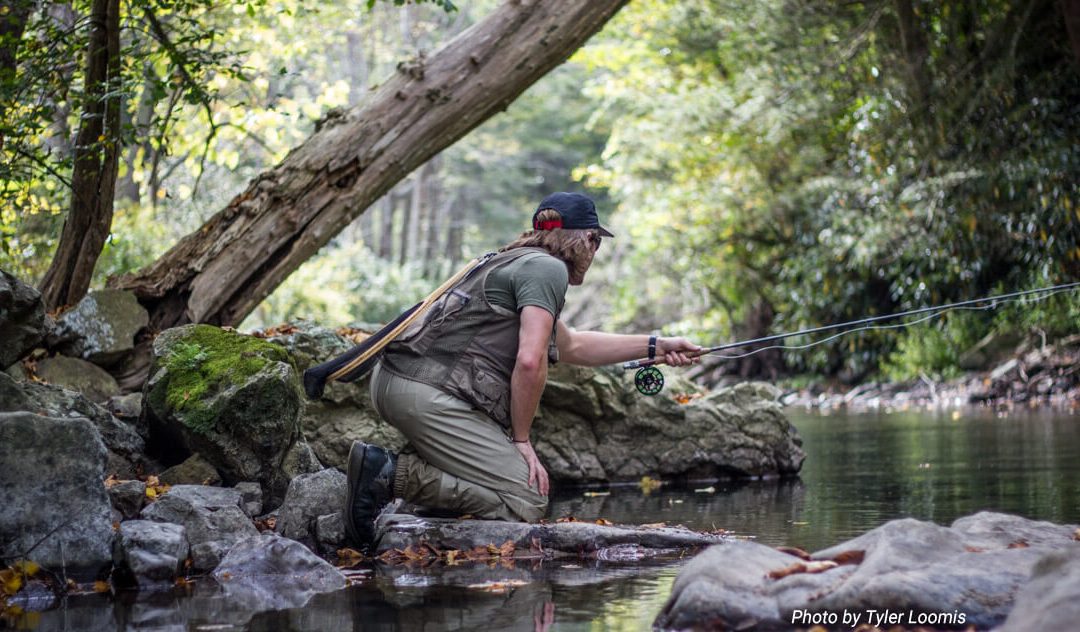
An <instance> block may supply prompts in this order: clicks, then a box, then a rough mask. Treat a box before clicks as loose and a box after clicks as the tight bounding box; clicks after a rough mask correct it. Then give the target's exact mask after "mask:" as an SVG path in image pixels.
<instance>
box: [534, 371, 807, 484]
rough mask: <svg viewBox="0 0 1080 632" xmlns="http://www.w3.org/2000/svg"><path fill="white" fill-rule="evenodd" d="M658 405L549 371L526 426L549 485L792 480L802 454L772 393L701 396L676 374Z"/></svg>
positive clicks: (630, 389) (602, 382)
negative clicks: (783, 477) (534, 413)
mask: <svg viewBox="0 0 1080 632" xmlns="http://www.w3.org/2000/svg"><path fill="white" fill-rule="evenodd" d="M667 382H668V383H667V385H666V386H665V389H664V390H663V391H662V392H661V393H660V394H658V395H656V396H652V397H649V396H644V395H640V394H638V393H637V392H636V390H635V389H634V386H633V381H632V379H631V378H630V376H624V375H622V374H620V373H618V372H617V371H616V370H614V369H608V368H603V369H589V368H583V367H576V366H571V365H566V364H559V365H557V366H555V367H553V368H552V370H551V372H550V373H549V375H548V383H547V388H546V389H545V390H544V395H543V398H542V399H541V402H540V413H539V415H538V418H537V420H536V422H535V423H534V424H533V444H534V445H535V446H536V451H537V454H538V455H539V456H540V458H541V460H542V461H543V462H544V464H545V465H546V466H547V468H548V473H549V474H550V475H551V476H552V478H553V479H554V480H556V481H564V482H573V483H582V482H606V481H629V480H638V479H640V478H641V477H642V476H645V475H650V476H661V477H671V478H690V479H707V478H723V477H761V476H770V475H790V474H795V473H797V472H798V471H799V468H800V467H802V461H803V459H804V458H805V454H804V453H803V451H802V448H801V445H802V439H801V438H800V437H799V435H798V432H797V431H796V430H795V427H794V426H792V425H791V423H790V422H789V421H788V420H787V418H786V417H785V416H784V412H783V406H782V405H781V404H780V403H779V402H778V401H777V400H778V398H779V396H780V392H779V391H778V390H776V389H774V388H773V387H771V386H769V385H766V384H760V383H758V384H755V383H747V384H739V385H736V386H734V387H731V388H725V389H721V390H719V391H716V392H714V393H711V394H705V393H704V392H703V391H702V390H701V389H700V387H698V386H696V385H694V384H693V383H691V382H689V381H688V380H685V379H682V378H680V377H679V376H677V375H669V376H667Z"/></svg>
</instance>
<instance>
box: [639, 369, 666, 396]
mask: <svg viewBox="0 0 1080 632" xmlns="http://www.w3.org/2000/svg"><path fill="white" fill-rule="evenodd" d="M634 386H635V387H636V388H637V391H638V392H639V393H641V394H642V395H656V394H657V393H659V392H660V391H662V390H663V389H664V374H663V373H661V372H660V369H658V368H656V367H654V366H646V367H642V368H640V369H638V370H637V373H635V374H634Z"/></svg>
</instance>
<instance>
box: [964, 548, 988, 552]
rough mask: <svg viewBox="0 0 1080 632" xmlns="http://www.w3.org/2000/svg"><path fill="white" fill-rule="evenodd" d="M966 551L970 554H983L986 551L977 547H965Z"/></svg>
mask: <svg viewBox="0 0 1080 632" xmlns="http://www.w3.org/2000/svg"><path fill="white" fill-rule="evenodd" d="M964 550H965V551H967V552H968V553H982V552H983V551H985V550H986V549H983V548H979V547H977V546H965V547H964Z"/></svg>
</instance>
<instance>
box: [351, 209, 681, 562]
mask: <svg viewBox="0 0 1080 632" xmlns="http://www.w3.org/2000/svg"><path fill="white" fill-rule="evenodd" d="M612 236H613V235H612V234H611V233H610V232H608V231H607V230H606V229H605V228H603V227H602V226H600V222H599V220H598V218H597V215H596V206H595V205H594V204H593V201H592V200H591V199H589V198H588V197H586V196H584V195H581V194H578V193H554V194H552V195H549V196H548V197H546V198H544V200H543V201H542V202H540V205H539V207H538V208H537V210H536V212H535V213H534V214H533V220H532V230H530V231H527V232H525V233H523V234H522V235H521V236H520V237H519V238H518V239H516V240H515V241H513V242H512V243H510V244H508V245H506V246H504V247H503V248H502V249H500V250H499V252H498V253H497V254H496V255H495V256H494V257H492V258H491V259H490V260H488V261H487V262H486V263H485V264H484V265H483V266H481V267H480V268H478V269H476V270H475V271H474V272H473V273H471V274H470V275H469V276H467V277H465V278H464V279H463V280H462V281H460V282H459V283H458V284H457V285H456V286H454V288H453V289H451V290H450V291H449V292H447V293H446V294H444V295H443V296H442V297H441V298H440V299H439V300H438V301H436V302H435V304H434V305H433V306H432V307H431V308H430V309H429V311H428V313H427V314H425V315H424V316H423V317H422V318H419V319H417V321H416V322H414V323H413V324H412V325H410V327H409V328H408V329H406V330H405V331H404V332H403V333H402V334H401V336H399V337H398V338H396V339H395V340H394V341H393V342H391V343H390V344H389V345H387V347H386V349H385V350H384V352H383V356H382V358H381V359H380V361H379V364H378V365H377V366H376V367H375V369H374V370H373V373H372V376H371V398H372V401H373V402H374V404H375V408H376V410H377V411H378V412H379V414H380V415H381V416H382V417H383V419H385V420H386V421H387V422H388V423H389V424H391V425H392V426H394V427H395V428H397V429H398V430H400V431H401V433H402V434H403V435H405V437H406V438H407V439H408V444H407V445H406V446H405V448H404V449H402V451H401V453H400V454H398V455H396V456H395V455H393V454H391V453H390V452H388V451H387V450H385V449H383V448H380V447H378V446H374V445H368V444H364V443H361V442H357V443H355V444H354V445H353V447H352V451H351V452H350V454H349V466H348V483H349V493H348V496H347V499H346V507H345V524H346V530H347V532H348V536H349V538H350V539H351V540H352V541H353V543H354V544H355V545H357V546H360V547H361V548H364V549H367V548H369V547H370V546H371V544H372V543H373V541H374V538H375V518H376V517H377V516H378V513H379V512H380V511H381V510H382V508H383V507H384V506H385V505H386V504H387V503H388V502H390V501H391V500H392V499H393V498H403V499H405V500H406V501H408V502H410V503H415V504H417V505H420V506H423V507H425V508H429V509H438V510H442V511H448V512H456V513H458V514H462V515H463V514H471V515H473V516H475V517H477V518H487V519H497V520H515V521H516V520H524V521H527V522H535V521H536V520H539V519H540V518H541V517H543V515H544V512H545V511H546V510H547V502H548V499H547V496H548V489H549V484H548V475H547V471H546V470H545V469H544V467H543V466H542V465H541V464H540V461H539V459H538V458H537V457H536V452H535V451H534V450H533V446H532V443H531V442H530V441H529V431H530V429H531V427H532V422H533V417H534V416H535V414H536V408H537V405H538V404H539V402H540V395H541V393H543V391H544V384H545V382H546V380H547V371H548V364H549V362H556V361H562V362H568V363H570V364H577V365H582V366H600V365H605V364H613V363H617V362H624V361H627V360H633V359H636V358H641V357H650V358H651V357H653V356H654V355H655V354H659V355H660V356H662V357H663V360H664V361H665V362H666V363H667V364H670V365H673V366H683V365H687V364H690V363H691V362H693V361H695V359H696V352H698V351H700V350H701V347H698V346H697V345H694V344H692V343H691V342H690V341H688V340H686V339H685V338H660V337H657V336H649V335H624V334H608V333H602V332H592V331H575V330H572V329H570V328H568V327H567V326H566V325H564V324H563V323H562V321H560V320H559V314H560V312H561V311H562V308H563V302H564V300H565V297H566V289H567V286H569V285H580V284H581V283H582V282H583V281H584V280H585V273H586V272H587V271H588V269H589V266H590V265H592V261H593V257H594V256H595V255H596V252H597V250H599V248H600V243H601V241H602V239H603V238H604V237H612Z"/></svg>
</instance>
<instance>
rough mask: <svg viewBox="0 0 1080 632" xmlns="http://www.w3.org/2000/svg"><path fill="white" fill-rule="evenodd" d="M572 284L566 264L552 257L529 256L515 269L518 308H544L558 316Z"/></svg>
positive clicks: (513, 283)
mask: <svg viewBox="0 0 1080 632" xmlns="http://www.w3.org/2000/svg"><path fill="white" fill-rule="evenodd" d="M569 284H570V276H569V272H568V271H567V269H566V264H565V263H563V262H562V261H560V260H559V259H556V258H555V257H551V256H539V257H529V258H528V259H526V260H525V261H522V262H521V266H520V267H519V268H518V269H517V270H516V271H515V272H514V274H513V277H512V282H511V287H512V289H513V293H514V299H515V303H516V305H517V311H519V312H520V311H521V310H522V309H524V308H525V307H527V306H529V305H535V306H536V307H542V308H544V309H546V310H547V311H548V312H550V313H551V315H552V316H554V317H556V318H558V317H559V313H560V312H561V311H562V308H563V303H564V302H565V301H566V288H567V287H568V286H569Z"/></svg>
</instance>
